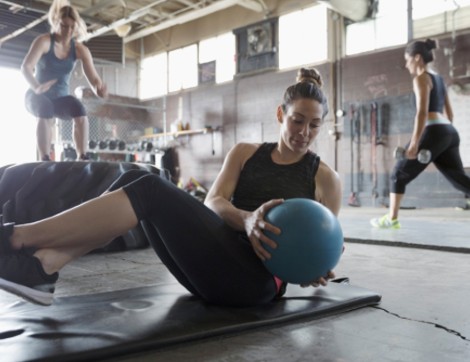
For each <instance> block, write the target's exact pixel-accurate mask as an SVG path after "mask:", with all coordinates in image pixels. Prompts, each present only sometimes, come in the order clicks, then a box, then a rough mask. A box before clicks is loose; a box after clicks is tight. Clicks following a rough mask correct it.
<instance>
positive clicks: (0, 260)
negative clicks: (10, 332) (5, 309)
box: [0, 251, 59, 306]
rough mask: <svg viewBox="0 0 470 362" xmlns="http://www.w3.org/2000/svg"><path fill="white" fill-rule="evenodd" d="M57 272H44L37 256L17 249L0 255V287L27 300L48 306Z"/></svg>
mask: <svg viewBox="0 0 470 362" xmlns="http://www.w3.org/2000/svg"><path fill="white" fill-rule="evenodd" d="M58 278H59V273H54V274H52V275H49V274H46V272H45V271H44V269H43V268H42V265H41V262H40V261H39V259H38V258H36V257H34V256H31V255H28V254H26V253H24V252H22V251H18V252H15V253H12V254H9V255H0V289H3V290H4V291H6V292H9V293H12V294H15V295H17V296H19V297H21V298H23V299H25V300H27V301H28V302H32V303H35V304H39V305H45V306H49V305H51V304H52V301H53V298H54V289H55V282H56V281H57V279H58Z"/></svg>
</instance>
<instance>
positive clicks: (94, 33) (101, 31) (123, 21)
mask: <svg viewBox="0 0 470 362" xmlns="http://www.w3.org/2000/svg"><path fill="white" fill-rule="evenodd" d="M167 1H168V0H158V1H154V2H152V3H150V4H148V5H146V6H143V7H141V8H139V9H137V10H135V11H133V12H132V13H131V14H129V15H128V16H126V17H125V18H122V19H119V20H116V21H114V22H112V23H111V24H109V25H106V26H103V27H101V28H99V29H97V30H94V31H92V32H90V33H88V34H87V35H86V36H84V37H81V38H79V40H80V41H87V40H90V39H91V38H95V37H97V36H100V35H103V34H105V33H107V32H108V31H110V30H113V29H116V28H117V27H119V26H122V25H125V24H128V23H131V22H133V21H135V20H137V19H138V18H141V17H143V16H145V15H147V14H148V13H149V12H150V10H151V8H152V7H154V6H156V5H159V4H162V3H165V2H167Z"/></svg>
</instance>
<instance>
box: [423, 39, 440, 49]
mask: <svg viewBox="0 0 470 362" xmlns="http://www.w3.org/2000/svg"><path fill="white" fill-rule="evenodd" d="M424 43H425V44H426V48H427V49H429V50H432V49H436V45H437V44H436V41H435V40H433V39H429V38H428V39H426V41H425V42H424Z"/></svg>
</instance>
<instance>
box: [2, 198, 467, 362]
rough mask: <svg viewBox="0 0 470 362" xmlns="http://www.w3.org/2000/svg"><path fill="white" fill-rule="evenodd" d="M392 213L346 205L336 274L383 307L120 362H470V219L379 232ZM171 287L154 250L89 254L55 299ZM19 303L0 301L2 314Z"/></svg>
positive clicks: (430, 217)
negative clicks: (375, 222) (380, 221)
mask: <svg viewBox="0 0 470 362" xmlns="http://www.w3.org/2000/svg"><path fill="white" fill-rule="evenodd" d="M385 212H386V210H385V209H378V208H364V207H358V208H352V207H348V206H346V207H344V208H343V210H342V211H341V214H340V221H341V223H342V227H343V232H344V235H345V239H346V250H345V253H344V255H343V257H342V260H341V262H340V264H339V265H338V267H337V268H336V274H337V276H338V277H342V276H347V277H349V278H350V282H351V284H353V285H357V286H360V287H363V288H367V289H370V290H373V291H375V292H378V293H379V294H381V295H382V301H381V303H380V304H379V305H378V306H373V307H365V308H362V309H358V310H355V311H351V312H347V313H343V314H336V315H332V316H328V317H324V318H321V319H317V320H303V321H300V322H296V323H290V324H286V325H282V326H275V327H269V328H264V329H257V330H252V331H249V332H246V333H239V334H236V335H229V336H225V337H223V338H221V337H218V338H212V339H207V340H203V341H199V342H197V343H187V344H183V345H175V346H171V347H168V348H165V349H161V350H158V351H156V352H153V353H146V354H145V355H133V356H126V357H123V358H121V359H119V361H160V360H161V361H166V360H173V361H192V362H195V361H250V362H251V361H283V362H284V361H321V362H323V361H360V362H364V361H374V362H375V361H413V362H414V361H426V362H434V361H435V362H442V361H446V362H453V361H456V362H457V361H462V362H464V361H469V360H470V310H469V308H468V301H469V300H470V287H469V281H468V275H470V263H469V260H470V259H469V258H470V255H469V253H470V237H469V236H470V211H458V210H454V209H451V208H437V209H416V210H402V212H401V217H400V218H401V223H402V229H400V230H375V229H372V228H371V227H370V226H369V219H370V218H371V217H376V216H381V215H382V214H384V213H385ZM172 282H174V279H173V277H172V276H171V275H170V274H169V273H168V272H167V271H166V269H165V267H164V266H163V265H162V264H161V263H160V262H159V260H158V258H157V256H156V255H154V253H153V252H149V249H144V250H136V251H127V252H120V253H108V254H90V255H87V256H85V257H83V258H81V259H79V260H76V261H75V262H73V263H72V264H70V265H68V266H67V267H66V268H65V269H64V270H63V272H62V273H61V278H60V280H59V282H58V285H57V290H56V295H57V296H66V295H78V294H87V293H96V292H104V291H111V290H118V289H125V288H132V287H137V286H145V285H154V284H167V283H172ZM16 300H17V299H16V298H15V297H14V296H10V295H8V294H6V293H4V292H0V308H1V307H2V306H6V305H8V304H10V303H13V302H16ZM113 361H116V359H115V358H114V359H113Z"/></svg>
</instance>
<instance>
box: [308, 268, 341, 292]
mask: <svg viewBox="0 0 470 362" xmlns="http://www.w3.org/2000/svg"><path fill="white" fill-rule="evenodd" d="M334 277H335V273H334V272H333V271H332V270H330V271H329V272H328V274H327V275H326V276H324V277H321V278H319V279H317V280H314V281H313V282H311V283H308V284H301V285H300V286H301V287H302V288H307V287H315V288H316V287H319V286H320V285H321V286H324V287H326V285H327V284H328V280H329V279H333V278H334Z"/></svg>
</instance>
